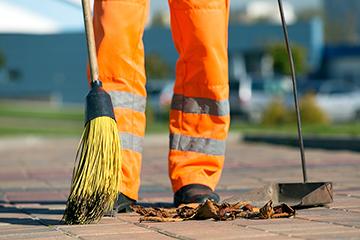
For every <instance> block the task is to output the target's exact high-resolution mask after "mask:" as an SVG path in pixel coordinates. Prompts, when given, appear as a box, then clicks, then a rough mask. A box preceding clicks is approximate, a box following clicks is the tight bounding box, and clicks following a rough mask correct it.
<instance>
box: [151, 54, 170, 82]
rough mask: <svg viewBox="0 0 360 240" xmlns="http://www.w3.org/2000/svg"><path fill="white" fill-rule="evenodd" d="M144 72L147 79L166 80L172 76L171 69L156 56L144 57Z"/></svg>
mask: <svg viewBox="0 0 360 240" xmlns="http://www.w3.org/2000/svg"><path fill="white" fill-rule="evenodd" d="M145 70H146V76H147V77H148V78H156V79H166V78H170V77H172V76H173V72H174V71H173V69H172V67H171V66H170V65H169V64H168V63H167V62H166V61H165V60H164V59H163V58H162V57H161V56H160V55H158V54H156V53H150V54H147V55H146V56H145Z"/></svg>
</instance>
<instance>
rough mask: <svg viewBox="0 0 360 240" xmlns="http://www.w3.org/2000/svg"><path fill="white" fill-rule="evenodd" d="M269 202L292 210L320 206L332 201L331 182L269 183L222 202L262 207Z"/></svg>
mask: <svg viewBox="0 0 360 240" xmlns="http://www.w3.org/2000/svg"><path fill="white" fill-rule="evenodd" d="M269 200H272V201H273V203H274V204H281V203H286V204H288V205H289V206H291V207H293V208H304V207H315V206H321V205H325V204H328V203H331V202H332V201H333V190H332V183H331V182H306V183H271V184H268V185H266V186H264V187H262V188H258V189H253V190H249V191H245V192H243V193H240V194H237V195H236V196H234V197H231V198H228V199H226V200H224V202H228V203H235V202H238V201H246V202H250V203H251V204H253V205H256V206H263V205H264V204H265V203H267V202H268V201H269Z"/></svg>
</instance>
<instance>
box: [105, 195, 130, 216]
mask: <svg viewBox="0 0 360 240" xmlns="http://www.w3.org/2000/svg"><path fill="white" fill-rule="evenodd" d="M134 203H136V201H135V200H134V199H131V198H129V197H127V196H126V195H124V194H122V193H119V195H118V198H117V200H116V202H115V203H114V208H113V209H112V210H110V211H109V212H106V213H105V214H104V215H105V216H114V215H115V214H116V213H127V212H131V211H132V210H131V208H130V206H131V205H132V204H134Z"/></svg>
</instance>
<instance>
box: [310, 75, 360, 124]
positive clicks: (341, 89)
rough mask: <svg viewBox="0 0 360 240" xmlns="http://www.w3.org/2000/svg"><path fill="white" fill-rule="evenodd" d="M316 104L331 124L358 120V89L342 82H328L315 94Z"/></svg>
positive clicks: (359, 91)
mask: <svg viewBox="0 0 360 240" xmlns="http://www.w3.org/2000/svg"><path fill="white" fill-rule="evenodd" d="M316 101H317V104H318V105H319V106H320V107H321V108H322V109H323V110H324V111H325V113H326V114H327V115H328V117H329V119H330V120H331V121H332V122H346V121H356V120H360V88H359V86H356V85H355V84H349V83H346V82H344V81H328V82H325V83H324V84H322V85H321V86H320V89H319V91H318V92H317V93H316Z"/></svg>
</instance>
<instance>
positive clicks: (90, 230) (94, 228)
mask: <svg viewBox="0 0 360 240" xmlns="http://www.w3.org/2000/svg"><path fill="white" fill-rule="evenodd" d="M59 229H61V230H64V231H66V232H69V233H71V234H74V235H76V236H94V235H96V236H102V235H109V234H124V233H143V232H149V231H150V230H148V229H146V228H142V227H138V226H135V225H133V224H128V223H124V222H120V221H116V220H114V223H113V224H98V225H96V224H91V225H80V226H74V225H73V226H59Z"/></svg>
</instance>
